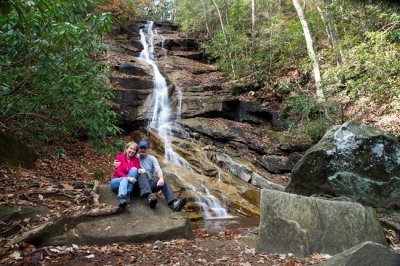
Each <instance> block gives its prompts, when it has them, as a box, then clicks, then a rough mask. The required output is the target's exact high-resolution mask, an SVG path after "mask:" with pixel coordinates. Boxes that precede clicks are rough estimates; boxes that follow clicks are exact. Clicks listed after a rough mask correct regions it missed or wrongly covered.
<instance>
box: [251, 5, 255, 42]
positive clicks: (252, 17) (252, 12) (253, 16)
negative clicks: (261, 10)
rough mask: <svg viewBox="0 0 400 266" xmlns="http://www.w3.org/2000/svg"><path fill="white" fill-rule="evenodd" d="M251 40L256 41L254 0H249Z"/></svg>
mask: <svg viewBox="0 0 400 266" xmlns="http://www.w3.org/2000/svg"><path fill="white" fill-rule="evenodd" d="M251 42H252V44H253V48H254V47H255V43H256V0H251Z"/></svg>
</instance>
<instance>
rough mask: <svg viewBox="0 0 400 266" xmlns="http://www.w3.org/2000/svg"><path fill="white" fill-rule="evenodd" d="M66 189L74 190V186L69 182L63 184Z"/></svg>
mask: <svg viewBox="0 0 400 266" xmlns="http://www.w3.org/2000/svg"><path fill="white" fill-rule="evenodd" d="M61 186H63V188H64V189H65V190H74V187H73V186H71V185H68V184H61Z"/></svg>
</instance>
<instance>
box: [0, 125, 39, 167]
mask: <svg viewBox="0 0 400 266" xmlns="http://www.w3.org/2000/svg"><path fill="white" fill-rule="evenodd" d="M36 159H37V154H36V153H35V152H34V151H33V150H31V149H30V148H28V147H27V146H25V145H24V144H22V143H21V142H19V141H18V140H17V139H16V138H15V137H12V136H8V135H5V134H4V133H2V132H1V131H0V164H3V163H9V164H11V165H15V166H18V165H21V166H24V167H27V168H31V167H33V166H34V165H35V161H36Z"/></svg>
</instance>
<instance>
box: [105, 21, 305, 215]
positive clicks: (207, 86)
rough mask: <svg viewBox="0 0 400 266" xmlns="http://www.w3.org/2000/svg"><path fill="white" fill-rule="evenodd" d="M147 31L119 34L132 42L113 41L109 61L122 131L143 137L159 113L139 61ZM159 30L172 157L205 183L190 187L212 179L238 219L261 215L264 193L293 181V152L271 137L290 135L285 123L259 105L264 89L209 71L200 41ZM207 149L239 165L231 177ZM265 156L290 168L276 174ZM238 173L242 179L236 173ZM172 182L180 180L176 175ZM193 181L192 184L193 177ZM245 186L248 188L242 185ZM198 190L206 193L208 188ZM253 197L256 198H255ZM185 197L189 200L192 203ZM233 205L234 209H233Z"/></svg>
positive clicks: (159, 26)
mask: <svg viewBox="0 0 400 266" xmlns="http://www.w3.org/2000/svg"><path fill="white" fill-rule="evenodd" d="M145 24H146V22H145V21H137V22H136V23H134V24H132V25H131V26H129V28H128V30H127V32H119V33H117V32H116V33H117V34H120V35H122V34H126V37H127V38H126V39H119V40H116V41H114V43H113V46H114V47H115V49H112V51H110V52H109V54H108V61H109V62H110V63H111V65H112V67H111V75H110V83H111V86H112V87H113V88H114V90H115V92H116V96H117V97H116V99H115V101H116V109H117V110H118V111H119V113H120V126H121V127H122V128H123V129H125V130H126V131H127V132H131V131H132V130H135V131H136V133H138V131H140V130H137V129H141V128H144V127H145V126H146V124H147V123H148V120H149V119H150V118H151V116H152V112H153V108H152V104H153V69H152V67H151V66H150V65H148V64H146V63H145V62H143V61H141V60H140V59H139V58H137V57H138V56H139V54H140V51H141V50H142V49H143V47H142V44H141V43H140V36H139V29H143V32H144V33H145V34H147V30H146V27H145ZM153 28H154V29H156V33H154V35H153V36H154V40H153V43H154V52H155V63H156V64H157V66H158V68H159V70H160V72H161V74H162V75H163V77H164V78H165V80H166V83H167V86H168V89H169V91H168V93H169V100H170V108H171V118H172V120H174V122H173V123H171V128H172V130H173V133H174V135H175V136H176V137H173V141H172V145H173V149H174V151H176V152H177V153H178V154H179V155H180V156H182V157H183V158H184V159H185V160H186V161H187V162H188V163H189V165H190V167H191V168H192V169H193V170H194V172H195V173H196V174H200V175H203V177H201V178H196V179H194V180H191V184H192V183H196V181H195V180H198V179H203V178H204V179H206V180H207V179H210V181H211V182H209V183H206V184H210V187H209V189H210V191H211V192H212V193H213V194H215V195H217V197H218V198H219V199H222V200H223V202H224V203H225V205H226V207H227V209H230V210H231V211H232V210H233V211H234V210H235V207H234V206H238V211H240V212H244V213H246V214H250V215H253V214H255V215H258V212H259V210H258V201H259V199H258V194H259V188H260V187H261V188H263V187H266V188H274V189H279V190H282V189H283V186H282V184H286V183H287V180H288V178H287V176H285V174H286V175H287V174H288V173H289V172H290V170H291V168H292V167H293V165H294V162H293V160H292V159H290V158H292V157H293V156H292V157H290V158H289V156H291V153H292V152H294V151H292V150H291V147H289V149H286V148H284V149H280V148H278V144H277V143H273V142H272V141H271V138H270V137H269V132H271V131H273V132H275V131H279V133H281V132H280V131H282V130H285V129H286V128H287V124H286V122H285V121H284V120H283V119H282V117H281V116H280V114H279V112H278V111H276V110H273V109H272V108H271V107H270V106H261V105H260V104H258V103H257V101H256V98H255V97H254V92H255V91H257V90H259V89H260V88H258V87H256V86H255V85H254V84H252V82H249V80H245V79H242V80H238V81H229V80H227V79H226V77H224V75H223V74H222V73H220V72H219V71H218V69H217V68H216V67H215V66H213V65H211V64H208V63H206V60H205V56H206V55H204V54H203V52H202V51H199V45H198V44H197V43H196V42H195V40H193V39H188V38H187V37H186V36H184V35H183V34H181V33H180V32H179V31H177V27H176V26H174V25H172V24H168V23H167V24H165V23H154V27H153ZM121 31H122V29H121ZM147 36H148V35H147ZM146 134H147V136H145V137H146V138H148V133H146ZM156 143H157V144H158V145H157V146H158V147H159V148H158V150H157V152H158V154H159V155H160V156H159V158H160V157H162V154H164V151H163V150H162V149H163V148H164V147H163V145H162V144H161V145H160V143H163V141H160V140H159V139H157V141H156ZM193 143H195V144H194V145H192V144H193ZM207 146H210V147H211V149H210V150H212V151H217V152H220V153H221V154H227V155H228V156H229V157H232V158H234V159H235V160H236V161H237V165H236V166H232V167H227V168H228V171H226V170H227V169H226V167H225V165H224V167H222V168H223V169H221V167H219V166H218V163H217V162H213V161H212V160H210V157H207V156H206V154H205V153H206V151H205V147H207ZM302 151H304V150H302ZM295 152H296V151H295ZM264 155H265V156H269V155H276V156H279V158H280V159H281V160H282V162H284V163H282V166H281V167H280V168H278V169H276V168H272V167H269V165H268V163H264V162H263V156H264ZM293 158H295V157H293ZM267 159H268V158H267ZM295 159H296V158H295ZM297 159H298V158H297ZM160 161H163V160H162V159H161V160H160ZM239 161H240V163H239ZM239 164H240V166H239ZM166 166H168V165H166ZM234 169H237V171H234V172H232V171H230V170H234ZM271 173H273V174H277V175H279V176H278V177H277V178H276V179H277V180H279V182H281V185H276V184H274V183H273V182H271ZM171 176H176V175H174V173H171ZM188 178H189V179H190V178H191V176H190V174H188ZM235 179H237V181H238V182H236V180H235ZM231 180H235V182H232V181H231ZM216 181H218V182H221V183H224V184H230V185H229V188H228V189H227V188H225V187H226V186H225V187H224V190H222V189H220V188H219V187H218V188H215V186H214V184H213V183H214V182H216ZM243 181H244V182H245V183H244V184H243V183H239V182H243ZM174 183H176V186H175V188H179V189H177V190H176V191H183V192H182V193H187V194H190V192H188V191H186V190H185V188H186V187H185V182H182V181H179V178H178V179H177V182H174ZM179 183H182V184H179ZM237 183H238V184H237ZM231 185H232V186H233V185H237V186H238V188H232V187H231ZM221 187H222V186H221ZM198 188H199V189H201V188H202V184H200V185H199V187H198ZM253 192H254V193H253ZM251 193H252V194H253V195H249V194H251ZM224 195H229V198H228V199H227V200H225V198H224ZM233 195H235V196H237V195H246V197H245V198H246V199H247V200H248V201H249V202H248V203H247V205H249V206H248V207H246V208H243V207H242V206H244V205H246V204H245V203H243V201H241V200H239V201H238V200H236V199H237V198H236V197H235V196H233ZM184 196H188V197H189V200H190V199H191V195H185V194H184ZM243 197H244V196H243ZM192 198H194V197H192ZM232 198H234V199H235V201H236V202H233V201H230V199H232ZM255 198H257V201H254V199H255ZM231 207H232V208H231ZM243 209H245V210H244V211H243Z"/></svg>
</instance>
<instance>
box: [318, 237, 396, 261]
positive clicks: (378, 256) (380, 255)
mask: <svg viewBox="0 0 400 266" xmlns="http://www.w3.org/2000/svg"><path fill="white" fill-rule="evenodd" d="M320 265H321V266H359V265H369V266H381V265H385V266H398V265H400V254H399V253H396V252H393V251H391V250H390V249H388V248H387V247H385V246H382V245H380V244H377V243H374V242H371V241H366V242H363V243H361V244H359V245H357V246H355V247H352V248H350V249H348V250H345V251H343V252H342V253H339V254H337V255H335V256H333V257H332V258H330V259H329V260H328V261H327V262H324V263H321V264H320Z"/></svg>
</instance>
